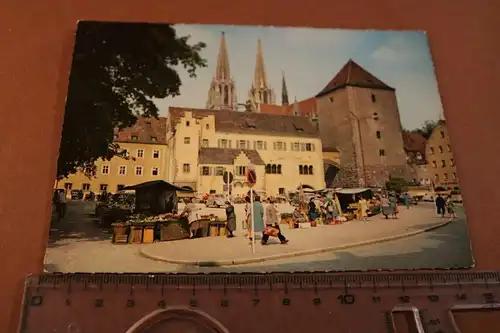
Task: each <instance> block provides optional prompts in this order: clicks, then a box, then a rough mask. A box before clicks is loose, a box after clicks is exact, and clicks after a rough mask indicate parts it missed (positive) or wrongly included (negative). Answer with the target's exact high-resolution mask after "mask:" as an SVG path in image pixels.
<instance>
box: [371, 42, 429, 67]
mask: <svg viewBox="0 0 500 333" xmlns="http://www.w3.org/2000/svg"><path fill="white" fill-rule="evenodd" d="M421 57H422V49H421V48H418V47H416V46H415V44H414V43H411V42H409V41H408V39H407V38H404V37H403V36H395V37H392V38H390V39H389V40H388V41H387V42H386V43H385V44H383V45H381V46H379V47H378V48H376V49H375V51H373V53H372V54H371V58H372V59H374V60H376V61H380V62H390V63H395V62H414V61H419V60H420V59H421Z"/></svg>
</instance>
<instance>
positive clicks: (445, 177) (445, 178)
mask: <svg viewBox="0 0 500 333" xmlns="http://www.w3.org/2000/svg"><path fill="white" fill-rule="evenodd" d="M443 179H444V180H445V181H447V180H448V174H447V173H444V174H443Z"/></svg>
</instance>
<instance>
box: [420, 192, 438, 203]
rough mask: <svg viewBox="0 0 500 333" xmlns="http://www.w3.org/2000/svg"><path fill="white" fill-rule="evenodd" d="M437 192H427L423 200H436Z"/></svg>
mask: <svg viewBox="0 0 500 333" xmlns="http://www.w3.org/2000/svg"><path fill="white" fill-rule="evenodd" d="M436 197H437V195H436V193H426V194H425V195H424V196H423V197H422V201H425V202H434V200H436Z"/></svg>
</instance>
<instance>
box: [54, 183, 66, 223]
mask: <svg viewBox="0 0 500 333" xmlns="http://www.w3.org/2000/svg"><path fill="white" fill-rule="evenodd" d="M55 199H56V200H55V205H56V212H57V219H58V220H59V221H60V220H61V219H63V218H64V216H66V193H65V192H64V190H58V191H57V195H56V198H55Z"/></svg>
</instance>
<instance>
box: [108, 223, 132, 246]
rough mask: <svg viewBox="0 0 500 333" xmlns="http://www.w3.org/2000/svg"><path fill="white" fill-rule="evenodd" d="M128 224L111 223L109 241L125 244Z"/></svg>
mask: <svg viewBox="0 0 500 333" xmlns="http://www.w3.org/2000/svg"><path fill="white" fill-rule="evenodd" d="M127 240H128V226H127V225H125V224H122V223H117V224H115V225H113V237H112V239H111V242H112V243H114V244H127Z"/></svg>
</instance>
